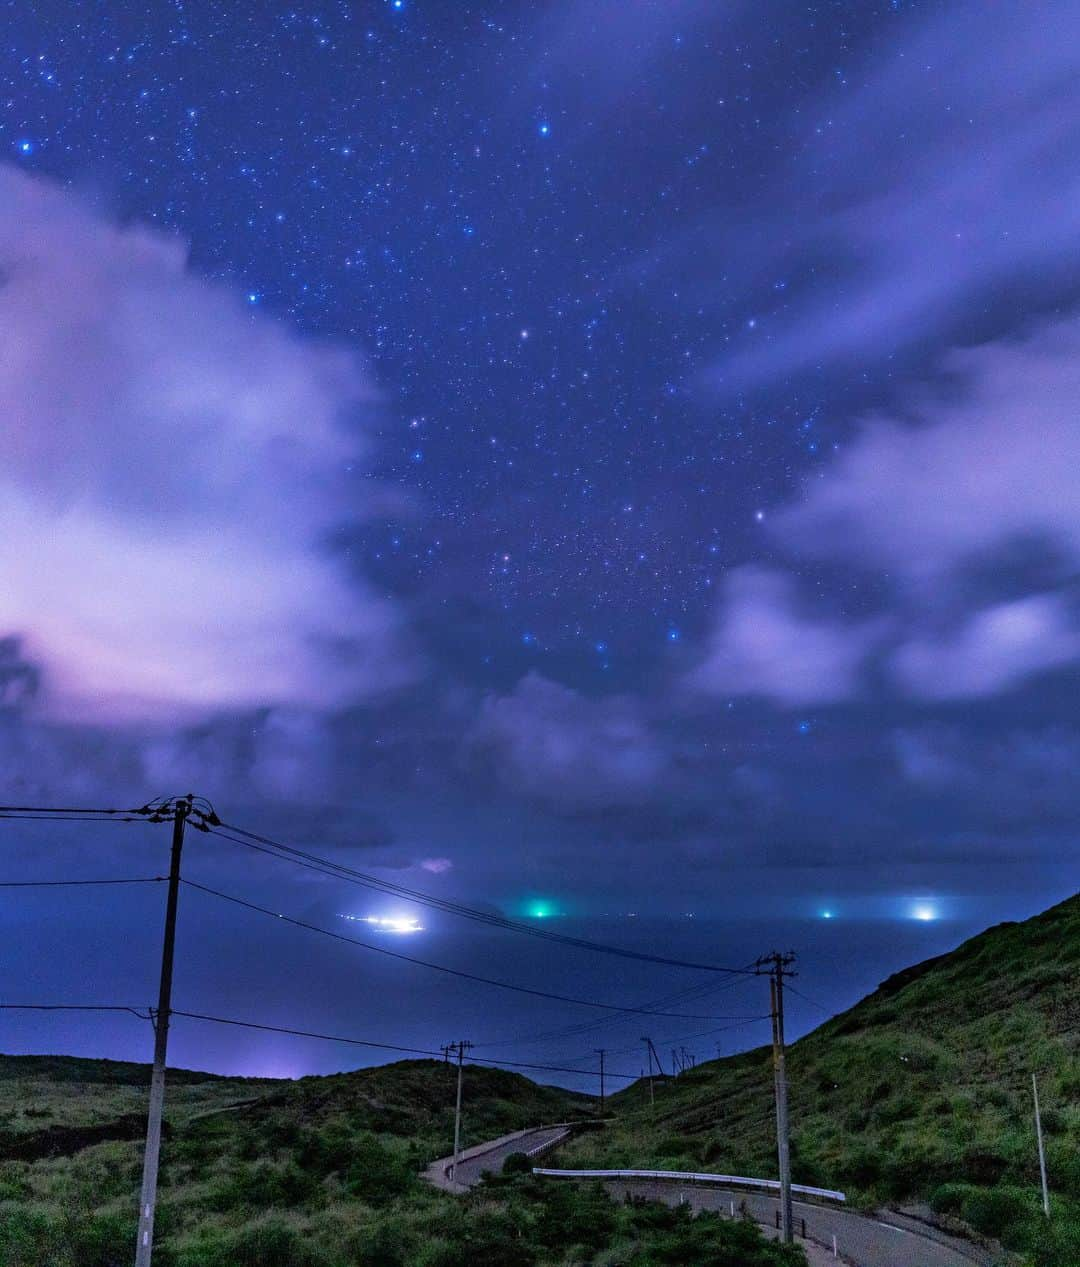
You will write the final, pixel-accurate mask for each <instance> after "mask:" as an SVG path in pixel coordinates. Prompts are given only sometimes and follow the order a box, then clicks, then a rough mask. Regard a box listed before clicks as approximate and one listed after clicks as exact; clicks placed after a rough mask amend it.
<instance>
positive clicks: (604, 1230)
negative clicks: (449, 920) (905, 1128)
mask: <svg viewBox="0 0 1080 1267" xmlns="http://www.w3.org/2000/svg"><path fill="white" fill-rule="evenodd" d="M148 1080H149V1071H148V1070H147V1069H146V1068H145V1067H143V1066H134V1065H119V1064H114V1063H108V1062H96V1061H78V1060H64V1059H58V1058H41V1059H38V1058H18V1059H15V1058H8V1059H5V1060H0V1267H121V1265H123V1267H127V1265H128V1264H129V1263H130V1260H131V1254H132V1246H133V1244H134V1235H135V1223H134V1215H135V1201H136V1195H137V1192H138V1185H139V1178H140V1173H141V1161H140V1157H141V1147H140V1141H141V1136H142V1130H143V1124H144V1121H145V1119H144V1116H143V1115H144V1113H145V1101H146V1087H147V1083H148ZM169 1088H170V1089H169V1098H168V1106H169V1107H168V1113H167V1127H168V1130H167V1134H166V1141H165V1146H164V1150H163V1165H162V1172H161V1188H160V1201H159V1209H158V1225H157V1232H158V1248H156V1249H155V1255H154V1261H155V1265H156V1267H373V1265H376V1264H377V1265H378V1267H485V1265H487V1267H543V1265H551V1267H554V1265H555V1264H559V1265H561V1267H564V1265H567V1264H575V1263H581V1264H591V1263H597V1264H601V1263H607V1264H614V1263H620V1264H626V1265H628V1267H653V1265H654V1264H656V1265H659V1264H662V1263H672V1264H673V1263H678V1262H685V1261H688V1259H687V1258H686V1254H688V1253H689V1254H690V1260H692V1261H695V1262H699V1263H701V1264H713V1267H799V1264H801V1263H803V1262H804V1260H803V1258H802V1256H801V1254H800V1253H794V1254H793V1253H790V1252H787V1251H781V1250H779V1249H777V1248H774V1247H769V1246H767V1245H766V1244H765V1242H764V1241H763V1240H762V1239H761V1237H760V1236H759V1234H758V1233H757V1231H756V1230H755V1229H754V1228H753V1227H736V1226H732V1225H721V1224H720V1223H719V1222H717V1221H715V1220H708V1219H706V1220H701V1221H700V1222H697V1221H695V1222H693V1223H690V1222H689V1221H688V1220H687V1219H686V1217H685V1215H680V1214H678V1213H677V1212H659V1213H657V1212H651V1211H650V1210H628V1209H616V1208H615V1207H614V1206H612V1205H611V1203H610V1202H608V1201H607V1199H606V1197H604V1196H603V1194H601V1193H590V1192H588V1191H581V1192H576V1191H567V1190H564V1189H560V1188H559V1186H558V1185H547V1186H543V1185H538V1184H536V1183H535V1182H534V1181H532V1180H531V1177H528V1176H519V1177H518V1178H516V1179H513V1180H511V1181H508V1182H507V1183H505V1184H503V1185H502V1186H501V1187H499V1188H498V1189H493V1190H491V1191H487V1192H479V1193H477V1194H476V1195H475V1196H472V1197H469V1198H467V1199H465V1200H462V1199H459V1198H455V1197H451V1196H447V1195H445V1194H442V1193H438V1192H436V1191H434V1190H433V1189H431V1188H429V1187H428V1186H427V1185H426V1184H424V1183H423V1182H422V1181H421V1180H420V1179H419V1178H418V1172H419V1171H420V1170H421V1169H422V1168H423V1167H424V1166H425V1165H426V1164H427V1163H428V1162H429V1161H431V1160H433V1159H434V1158H435V1157H438V1156H441V1155H445V1154H446V1153H448V1152H449V1151H450V1148H451V1141H452V1132H453V1108H452V1106H453V1102H454V1090H455V1071H454V1069H453V1068H452V1067H450V1066H447V1065H444V1064H441V1063H438V1062H433V1061H407V1062H402V1063H399V1064H395V1065H388V1066H385V1067H383V1068H379V1069H369V1070H361V1071H359V1072H357V1073H351V1074H341V1075H337V1076H334V1077H328V1078H304V1079H301V1080H299V1081H297V1082H267V1081H253V1080H241V1079H222V1078H211V1077H208V1076H204V1075H198V1074H184V1073H176V1074H175V1075H173V1074H170V1079H169ZM592 1108H593V1103H592V1101H590V1100H588V1099H587V1098H584V1097H579V1096H575V1095H572V1094H569V1093H567V1092H564V1091H561V1090H557V1089H554V1088H550V1087H542V1086H537V1085H536V1084H535V1083H533V1082H530V1081H529V1080H528V1079H526V1078H523V1077H520V1076H518V1075H516V1074H511V1073H505V1072H502V1071H499V1070H493V1069H478V1068H472V1067H470V1068H469V1070H468V1071H467V1075H466V1099H465V1114H464V1131H465V1141H466V1143H467V1144H468V1143H472V1142H479V1141H481V1140H484V1139H488V1138H491V1137H493V1136H496V1135H501V1134H503V1133H505V1132H507V1131H510V1130H513V1129H516V1128H518V1127H523V1126H531V1125H536V1124H537V1123H539V1122H541V1121H547V1122H551V1121H556V1120H564V1119H566V1118H580V1117H582V1116H583V1115H585V1114H588V1113H589V1112H591V1111H592Z"/></svg>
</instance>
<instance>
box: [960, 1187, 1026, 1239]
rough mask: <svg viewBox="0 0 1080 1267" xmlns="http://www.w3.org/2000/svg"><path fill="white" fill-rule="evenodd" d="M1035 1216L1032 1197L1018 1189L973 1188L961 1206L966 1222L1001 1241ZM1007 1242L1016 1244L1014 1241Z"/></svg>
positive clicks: (961, 1215) (962, 1215)
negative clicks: (1032, 1215)
mask: <svg viewBox="0 0 1080 1267" xmlns="http://www.w3.org/2000/svg"><path fill="white" fill-rule="evenodd" d="M1032 1213H1034V1205H1033V1202H1032V1200H1031V1197H1030V1195H1029V1194H1028V1193H1027V1192H1024V1191H1023V1190H1022V1189H1019V1188H972V1189H971V1191H970V1192H969V1193H968V1194H967V1196H965V1198H964V1200H963V1202H962V1204H961V1206H960V1217H961V1218H962V1219H964V1221H965V1222H967V1223H970V1224H971V1226H972V1227H973V1228H975V1230H976V1231H978V1232H982V1233H983V1234H984V1235H985V1236H993V1237H995V1238H997V1239H999V1240H1001V1239H1003V1238H1007V1237H1008V1234H1009V1233H1010V1232H1016V1231H1017V1230H1018V1229H1019V1228H1020V1227H1021V1225H1022V1224H1023V1223H1024V1222H1025V1220H1026V1219H1027V1218H1028V1216H1029V1215H1031V1214H1032ZM1008 1239H1010V1240H1013V1243H1015V1240H1014V1238H1012V1237H1008Z"/></svg>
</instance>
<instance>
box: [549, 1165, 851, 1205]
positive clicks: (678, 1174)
mask: <svg viewBox="0 0 1080 1267" xmlns="http://www.w3.org/2000/svg"><path fill="white" fill-rule="evenodd" d="M533 1174H534V1175H548V1176H550V1177H551V1178H553V1179H659V1180H670V1181H672V1182H681V1183H715V1184H721V1185H724V1186H738V1187H741V1188H760V1189H764V1190H765V1191H767V1192H779V1191H780V1181H779V1179H747V1178H746V1177H745V1176H744V1175H695V1174H690V1173H688V1172H686V1171H683V1170H545V1169H544V1168H543V1167H540V1166H534V1167H533ZM791 1191H792V1192H798V1193H799V1194H800V1195H802V1196H804V1197H821V1198H823V1199H824V1200H826V1201H846V1200H847V1197H846V1196H845V1195H844V1193H842V1192H835V1191H833V1189H831V1188H808V1187H806V1186H805V1185H803V1184H801V1183H793V1184H792V1185H791Z"/></svg>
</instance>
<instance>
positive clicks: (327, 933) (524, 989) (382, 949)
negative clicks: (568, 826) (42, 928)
mask: <svg viewBox="0 0 1080 1267" xmlns="http://www.w3.org/2000/svg"><path fill="white" fill-rule="evenodd" d="M182 883H183V884H185V885H186V886H187V887H188V888H189V889H198V890H199V891H200V892H202V893H208V894H210V896H211V897H216V898H220V899H221V900H222V901H225V902H232V903H234V904H235V905H236V906H242V907H244V908H245V909H246V910H249V911H257V912H258V913H259V914H260V915H268V916H269V917H270V918H271V919H276V920H280V921H282V922H284V923H286V924H293V925H294V926H295V927H297V928H305V929H307V930H308V932H312V933H320V934H321V935H322V936H324V937H332V938H333V939H334V941H342V942H347V943H349V944H350V945H353V946H361V947H363V948H364V949H365V950H374V951H375V952H376V953H377V954H380V955H387V956H389V957H390V958H391V959H401V960H403V961H404V962H405V963H412V964H417V965H418V966H419V967H421V968H431V969H432V970H433V971H435V972H445V973H448V974H449V975H450V976H453V977H461V978H462V979H463V980H466V981H476V982H479V983H480V984H481V985H492V986H497V987H498V988H499V989H501V990H514V991H516V992H517V993H518V994H531V995H533V996H534V997H536V998H541V999H552V1000H554V1001H555V1002H556V1003H572V1004H575V1005H576V1006H579V1007H596V1008H603V1009H604V1010H605V1011H611V1012H635V1013H640V1012H644V1013H646V1014H647V1015H649V1016H675V1017H678V1018H680V1019H681V1020H698V1021H728V1020H742V1019H744V1018H742V1017H730V1016H702V1015H700V1014H694V1013H692V1012H656V1011H653V1010H651V1009H649V1008H636V1007H626V1006H624V1005H622V1004H618V1003H600V1002H597V1001H596V1000H594V999H579V998H575V997H574V996H573V995H566V994H554V993H552V992H551V991H548V990H536V989H533V988H532V987H531V986H524V985H515V984H514V983H513V982H510V981H499V980H496V979H495V978H493V977H482V976H480V975H479V974H478V973H475V972H466V971H464V970H463V969H461V968H449V967H447V966H446V965H445V964H441V963H433V962H432V961H431V960H429V959H416V958H414V957H413V956H412V955H403V954H401V953H400V951H396V950H389V949H388V948H387V947H386V946H376V945H375V944H374V943H372V942H369V941H360V940H359V938H357V937H347V936H346V935H345V934H344V933H335V932H334V931H333V930H332V929H329V928H323V927H321V926H320V925H319V924H311V923H308V921H307V920H302V919H297V918H295V917H294V916H292V915H283V914H281V913H280V912H279V911H272V910H270V909H269V908H268V907H265V906H259V905H258V903H256V902H249V901H247V900H246V899H245V898H240V897H234V896H233V895H232V894H229V893H222V892H221V891H220V890H219V889H212V888H210V887H209V886H208V885H205V884H199V883H198V882H197V881H195V880H183V881H182Z"/></svg>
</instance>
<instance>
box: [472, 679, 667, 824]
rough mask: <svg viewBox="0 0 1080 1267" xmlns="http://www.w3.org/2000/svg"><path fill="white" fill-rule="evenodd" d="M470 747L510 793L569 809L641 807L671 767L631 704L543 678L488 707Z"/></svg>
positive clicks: (490, 700)
mask: <svg viewBox="0 0 1080 1267" xmlns="http://www.w3.org/2000/svg"><path fill="white" fill-rule="evenodd" d="M472 743H473V745H474V747H475V748H476V750H477V751H479V752H482V753H486V754H488V755H489V756H490V758H491V759H492V761H493V763H494V766H495V769H496V771H497V772H498V774H499V775H500V777H501V778H502V779H503V780H505V781H506V782H507V783H508V784H509V785H510V786H512V787H513V788H515V789H516V790H518V791H519V792H522V793H524V794H525V795H527V796H529V797H530V798H532V799H534V800H536V801H539V802H542V803H544V804H546V805H549V806H552V807H555V808H558V809H566V810H588V809H602V808H605V807H607V806H616V805H626V804H637V803H639V802H641V801H644V800H646V799H648V797H649V796H650V795H651V794H652V792H653V791H654V790H655V787H656V784H657V782H658V780H659V779H660V777H661V776H662V774H663V773H664V771H665V769H666V766H667V758H666V755H665V753H664V751H663V749H662V747H661V745H660V744H659V742H658V741H657V740H656V738H655V737H654V736H653V735H652V733H651V732H650V729H649V727H648V724H647V722H646V721H645V719H644V718H643V717H642V715H641V713H640V710H639V708H638V706H637V705H636V704H635V702H634V701H633V700H631V699H628V698H623V697H608V698H606V699H589V698H587V697H585V696H583V695H580V694H578V693H577V692H576V691H573V690H570V689H569V688H568V687H565V686H561V685H559V684H558V683H557V682H552V681H549V680H548V679H547V678H544V677H541V676H540V675H539V674H538V673H529V674H528V675H527V676H526V677H524V678H522V680H521V681H520V682H519V683H518V684H517V686H516V687H515V688H514V690H513V691H512V692H511V693H510V694H509V695H503V696H495V695H491V696H488V697H487V698H486V699H485V700H484V702H483V704H482V706H481V710H480V716H479V718H478V720H477V722H476V725H475V727H474V729H473V732H472Z"/></svg>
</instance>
